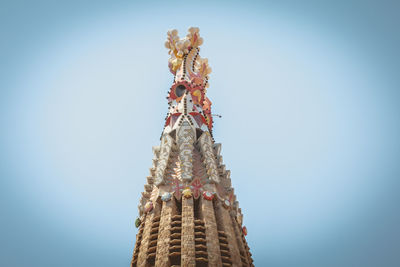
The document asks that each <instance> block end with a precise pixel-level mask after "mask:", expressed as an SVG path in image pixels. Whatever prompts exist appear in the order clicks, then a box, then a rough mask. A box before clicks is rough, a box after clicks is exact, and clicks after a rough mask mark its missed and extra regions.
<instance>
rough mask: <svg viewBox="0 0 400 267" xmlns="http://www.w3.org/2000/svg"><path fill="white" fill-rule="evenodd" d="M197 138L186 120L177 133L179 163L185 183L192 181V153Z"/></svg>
mask: <svg viewBox="0 0 400 267" xmlns="http://www.w3.org/2000/svg"><path fill="white" fill-rule="evenodd" d="M195 138H196V137H195V133H194V131H193V129H192V127H191V126H190V125H189V123H188V122H187V121H186V120H185V121H184V122H183V123H182V126H181V127H180V128H179V130H178V133H177V143H178V149H179V163H180V169H181V179H182V180H183V181H190V180H192V167H193V165H192V153H193V143H194V141H195Z"/></svg>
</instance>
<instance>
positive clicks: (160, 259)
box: [156, 200, 174, 267]
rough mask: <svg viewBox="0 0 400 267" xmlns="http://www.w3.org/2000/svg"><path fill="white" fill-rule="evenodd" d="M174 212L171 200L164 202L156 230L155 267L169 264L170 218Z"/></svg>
mask: <svg viewBox="0 0 400 267" xmlns="http://www.w3.org/2000/svg"><path fill="white" fill-rule="evenodd" d="M173 211H174V203H173V201H172V200H170V201H167V202H164V203H163V205H162V210H161V218H160V226H159V230H158V241H157V255H156V266H160V267H167V266H170V262H169V257H168V255H169V241H170V239H171V238H170V237H171V217H172V214H173Z"/></svg>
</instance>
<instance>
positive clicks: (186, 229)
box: [181, 197, 196, 267]
mask: <svg viewBox="0 0 400 267" xmlns="http://www.w3.org/2000/svg"><path fill="white" fill-rule="evenodd" d="M181 238H182V239H181V240H182V241H181V246H182V249H181V253H182V254H181V266H185V267H195V266H196V258H195V246H194V211H193V198H185V197H182V237H181Z"/></svg>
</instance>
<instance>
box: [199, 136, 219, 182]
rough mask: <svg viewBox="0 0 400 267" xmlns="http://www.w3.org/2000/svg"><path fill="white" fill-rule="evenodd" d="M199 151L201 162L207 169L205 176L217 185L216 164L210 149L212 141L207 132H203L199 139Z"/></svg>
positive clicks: (211, 148)
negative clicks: (201, 155) (201, 156)
mask: <svg viewBox="0 0 400 267" xmlns="http://www.w3.org/2000/svg"><path fill="white" fill-rule="evenodd" d="M199 143H200V149H201V153H202V154H203V158H204V159H203V162H204V165H205V166H206V169H207V174H208V177H209V178H210V180H212V181H214V182H216V183H219V176H218V171H217V163H216V161H215V155H214V152H213V147H212V140H211V136H210V133H209V132H204V133H203V134H202V135H201V136H200V138H199Z"/></svg>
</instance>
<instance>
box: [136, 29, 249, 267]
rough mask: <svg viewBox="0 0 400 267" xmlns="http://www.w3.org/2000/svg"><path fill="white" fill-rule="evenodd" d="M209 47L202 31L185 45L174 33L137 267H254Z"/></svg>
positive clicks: (170, 33) (170, 38)
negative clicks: (211, 90)
mask: <svg viewBox="0 0 400 267" xmlns="http://www.w3.org/2000/svg"><path fill="white" fill-rule="evenodd" d="M202 43H203V39H202V38H201V37H200V35H199V29H198V28H194V27H192V28H189V30H188V34H187V35H186V37H185V38H183V39H180V38H179V36H178V31H177V30H171V31H168V33H167V41H166V42H165V46H166V48H167V49H168V50H169V54H170V55H171V57H170V59H169V60H168V66H169V69H170V71H171V72H172V74H173V75H174V83H173V84H172V86H171V88H170V91H169V93H168V96H167V99H168V104H169V110H168V115H167V118H166V120H165V125H164V129H163V132H162V136H161V144H160V145H159V146H157V147H153V152H154V158H153V166H152V168H150V175H149V176H148V177H147V184H146V185H145V186H144V189H145V190H144V192H143V193H142V197H141V200H140V203H139V207H138V208H139V217H138V218H137V219H136V222H135V224H136V226H137V227H138V229H139V230H138V233H137V235H136V244H135V248H134V251H133V257H132V262H131V267H134V266H146V267H147V266H193V267H194V266H254V265H253V260H252V258H251V253H250V251H249V247H248V245H247V242H246V239H245V235H246V234H247V229H246V227H245V226H243V225H242V221H243V215H242V212H241V209H240V208H239V202H238V201H237V200H236V195H235V194H234V189H233V188H232V185H231V178H230V171H229V170H226V169H225V165H224V164H223V161H222V156H221V154H220V152H221V144H218V143H215V142H214V139H213V137H212V128H213V120H212V115H211V101H210V100H209V99H208V98H207V96H206V89H207V87H208V75H209V74H210V73H211V68H210V67H209V66H208V60H207V59H205V58H201V57H200V55H199V52H200V45H201V44H202Z"/></svg>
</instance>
